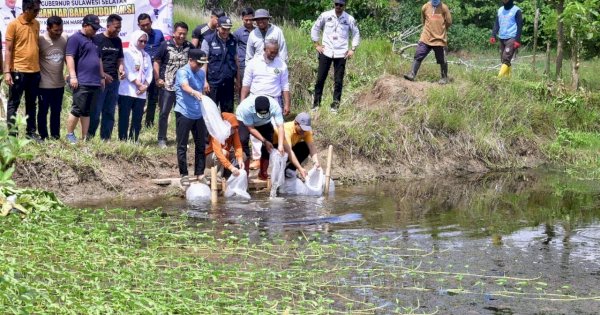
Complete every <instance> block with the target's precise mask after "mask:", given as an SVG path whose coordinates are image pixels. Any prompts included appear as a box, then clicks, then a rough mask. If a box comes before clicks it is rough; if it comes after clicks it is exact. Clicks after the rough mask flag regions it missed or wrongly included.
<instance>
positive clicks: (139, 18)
mask: <svg viewBox="0 0 600 315" xmlns="http://www.w3.org/2000/svg"><path fill="white" fill-rule="evenodd" d="M145 19H150V21H151V22H152V18H150V15H148V13H142V14H140V15H138V23H139V22H140V21H143V20H145Z"/></svg>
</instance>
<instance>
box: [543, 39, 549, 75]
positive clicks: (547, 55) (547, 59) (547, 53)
mask: <svg viewBox="0 0 600 315" xmlns="http://www.w3.org/2000/svg"><path fill="white" fill-rule="evenodd" d="M544 74H545V75H546V76H550V41H547V42H546V66H545V67H544Z"/></svg>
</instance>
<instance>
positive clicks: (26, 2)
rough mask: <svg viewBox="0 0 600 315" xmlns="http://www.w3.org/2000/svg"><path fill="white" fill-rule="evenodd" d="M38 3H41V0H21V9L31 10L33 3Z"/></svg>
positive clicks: (33, 6)
mask: <svg viewBox="0 0 600 315" xmlns="http://www.w3.org/2000/svg"><path fill="white" fill-rule="evenodd" d="M36 4H39V5H42V1H41V0H23V4H22V5H23V11H28V10H33V8H35V5H36Z"/></svg>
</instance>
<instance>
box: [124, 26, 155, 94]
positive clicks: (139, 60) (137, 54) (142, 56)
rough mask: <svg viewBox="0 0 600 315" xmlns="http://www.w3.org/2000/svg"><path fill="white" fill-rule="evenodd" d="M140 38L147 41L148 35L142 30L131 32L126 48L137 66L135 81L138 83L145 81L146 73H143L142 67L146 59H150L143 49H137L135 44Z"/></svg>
mask: <svg viewBox="0 0 600 315" xmlns="http://www.w3.org/2000/svg"><path fill="white" fill-rule="evenodd" d="M142 36H146V39H148V34H147V33H146V32H144V31H142V30H136V31H133V33H131V35H129V48H128V49H129V52H130V53H131V56H132V57H133V60H134V62H135V65H139V70H138V77H137V79H138V80H139V81H140V82H144V81H146V74H147V73H144V65H145V62H146V61H148V60H146V59H147V58H150V56H148V54H147V53H146V52H144V50H143V49H139V48H138V47H137V42H138V40H139V39H140V38H141V37H142Z"/></svg>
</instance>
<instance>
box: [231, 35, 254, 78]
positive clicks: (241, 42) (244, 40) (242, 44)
mask: <svg viewBox="0 0 600 315" xmlns="http://www.w3.org/2000/svg"><path fill="white" fill-rule="evenodd" d="M250 32H251V31H250V30H248V29H247V28H245V27H244V26H242V27H240V28H238V29H237V30H236V31H235V32H234V33H233V37H234V38H235V40H236V41H237V56H238V61H239V62H240V68H244V67H245V66H246V46H247V44H248V37H249V36H250Z"/></svg>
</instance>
